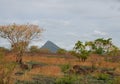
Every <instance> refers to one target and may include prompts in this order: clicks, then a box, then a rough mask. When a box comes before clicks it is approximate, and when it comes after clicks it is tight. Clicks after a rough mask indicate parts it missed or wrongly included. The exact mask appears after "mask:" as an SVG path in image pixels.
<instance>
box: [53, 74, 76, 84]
mask: <svg viewBox="0 0 120 84" xmlns="http://www.w3.org/2000/svg"><path fill="white" fill-rule="evenodd" d="M76 79H77V78H76V77H75V76H64V77H63V78H58V79H57V80H56V82H55V84H74V83H75V81H76Z"/></svg>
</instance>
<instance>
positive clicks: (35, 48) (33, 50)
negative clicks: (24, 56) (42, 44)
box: [30, 46, 39, 53]
mask: <svg viewBox="0 0 120 84" xmlns="http://www.w3.org/2000/svg"><path fill="white" fill-rule="evenodd" d="M30 52H31V53H37V52H39V48H38V46H31V47H30Z"/></svg>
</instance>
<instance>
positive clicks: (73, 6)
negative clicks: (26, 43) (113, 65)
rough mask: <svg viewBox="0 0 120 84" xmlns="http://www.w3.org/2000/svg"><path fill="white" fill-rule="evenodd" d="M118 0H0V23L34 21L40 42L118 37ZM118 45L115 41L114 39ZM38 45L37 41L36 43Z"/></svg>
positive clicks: (70, 41) (70, 44)
mask: <svg viewBox="0 0 120 84" xmlns="http://www.w3.org/2000/svg"><path fill="white" fill-rule="evenodd" d="M119 2H120V0H75V1H74V0H9V1H8V0H0V13H1V14H0V15H1V17H0V24H1V25H3V24H11V23H14V22H15V23H18V24H25V23H32V24H38V25H39V26H40V27H42V28H44V29H45V31H44V32H43V34H42V41H43V42H41V43H42V44H43V43H44V42H45V41H47V40H51V41H53V42H55V43H58V42H60V43H61V44H60V45H61V46H65V47H67V46H73V45H74V43H75V42H76V41H77V40H81V41H85V40H93V39H95V38H97V37H107V36H110V37H111V38H113V40H114V39H118V38H119V37H118V36H119V33H120V24H119V22H120V11H119V9H120V3H119ZM114 41H115V42H116V43H118V44H119V42H118V41H117V40H114ZM37 45H41V44H39V42H38V43H37Z"/></svg>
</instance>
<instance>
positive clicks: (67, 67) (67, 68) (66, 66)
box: [61, 64, 71, 73]
mask: <svg viewBox="0 0 120 84" xmlns="http://www.w3.org/2000/svg"><path fill="white" fill-rule="evenodd" d="M70 67H71V65H70V64H64V65H61V70H62V72H64V73H66V72H68V70H69V69H70Z"/></svg>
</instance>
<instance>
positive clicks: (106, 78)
mask: <svg viewBox="0 0 120 84" xmlns="http://www.w3.org/2000/svg"><path fill="white" fill-rule="evenodd" d="M109 78H110V76H109V75H108V74H103V73H100V74H98V75H97V79H98V80H108V79H109Z"/></svg>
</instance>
